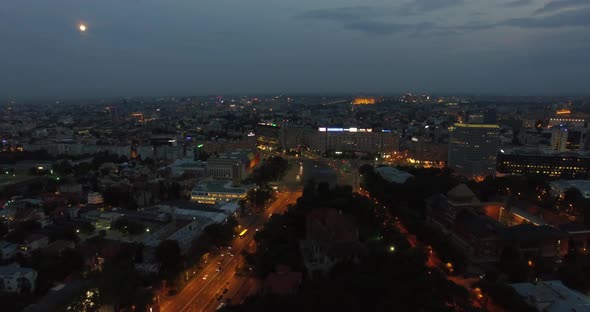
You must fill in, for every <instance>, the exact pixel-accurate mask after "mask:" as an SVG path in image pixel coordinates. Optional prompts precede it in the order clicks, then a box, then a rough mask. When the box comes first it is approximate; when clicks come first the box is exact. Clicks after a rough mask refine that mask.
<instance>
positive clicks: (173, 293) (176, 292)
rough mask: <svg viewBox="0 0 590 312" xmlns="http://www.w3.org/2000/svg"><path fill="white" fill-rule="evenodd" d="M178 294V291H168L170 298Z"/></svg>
mask: <svg viewBox="0 0 590 312" xmlns="http://www.w3.org/2000/svg"><path fill="white" fill-rule="evenodd" d="M176 294H178V289H174V288H173V289H169V290H168V296H174V295H176Z"/></svg>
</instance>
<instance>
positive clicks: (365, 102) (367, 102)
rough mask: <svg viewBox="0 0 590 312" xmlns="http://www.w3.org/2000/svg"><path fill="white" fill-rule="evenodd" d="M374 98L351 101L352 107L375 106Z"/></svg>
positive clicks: (359, 98)
mask: <svg viewBox="0 0 590 312" xmlns="http://www.w3.org/2000/svg"><path fill="white" fill-rule="evenodd" d="M375 102H376V101H375V98H371V97H357V98H355V99H354V100H353V101H352V104H353V105H373V104H375Z"/></svg>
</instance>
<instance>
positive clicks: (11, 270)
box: [0, 265, 35, 276]
mask: <svg viewBox="0 0 590 312" xmlns="http://www.w3.org/2000/svg"><path fill="white" fill-rule="evenodd" d="M30 272H35V270H33V269H31V268H23V267H20V266H18V265H2V266H0V276H7V275H14V274H21V275H24V274H27V273H30Z"/></svg>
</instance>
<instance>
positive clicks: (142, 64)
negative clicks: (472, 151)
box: [0, 0, 590, 97]
mask: <svg viewBox="0 0 590 312" xmlns="http://www.w3.org/2000/svg"><path fill="white" fill-rule="evenodd" d="M81 23H83V24H85V25H87V30H86V32H80V31H79V28H78V26H79V25H80V24H81ZM589 55H590V1H589V0H493V1H491V0H404V1H402V0H389V1H384V0H362V1H361V0H297V1H290V0H283V1H277V0H3V1H2V5H0V96H2V97H8V96H17V97H18V96H21V97H26V96H30V97H37V96H63V97H68V96H76V97H77V96H84V97H86V96H120V95H193V94H216V93H224V94H228V93H236V94H237V93H248V94H252V93H271V94H278V93H289V94H294V93H381V94H384V93H385V94H386V93H398V92H407V91H413V92H430V93H462V94H505V95H530V94H540V95H550V94H558V95H566V94H588V93H589V91H590V88H589V86H590V75H589V74H588V73H589V72H590V61H589V60H588V56H589Z"/></svg>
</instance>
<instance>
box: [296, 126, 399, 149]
mask: <svg viewBox="0 0 590 312" xmlns="http://www.w3.org/2000/svg"><path fill="white" fill-rule="evenodd" d="M399 139H400V136H399V134H397V133H396V132H395V131H392V130H387V129H383V130H373V129H365V128H336V127H320V128H318V130H317V132H311V133H309V135H308V137H307V141H308V145H309V146H310V148H311V149H312V150H314V151H317V152H320V153H322V154H323V153H326V152H331V151H345V152H361V153H371V154H390V153H393V152H397V151H399Z"/></svg>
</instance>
